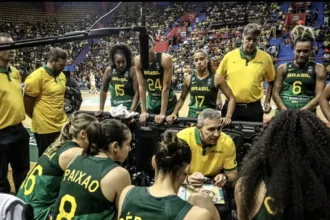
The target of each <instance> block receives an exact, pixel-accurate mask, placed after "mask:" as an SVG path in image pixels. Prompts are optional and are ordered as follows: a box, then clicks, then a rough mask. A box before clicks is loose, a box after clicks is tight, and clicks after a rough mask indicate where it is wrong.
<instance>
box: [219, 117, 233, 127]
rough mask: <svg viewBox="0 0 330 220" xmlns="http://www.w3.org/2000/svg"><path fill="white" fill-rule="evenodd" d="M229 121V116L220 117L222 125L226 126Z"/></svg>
mask: <svg viewBox="0 0 330 220" xmlns="http://www.w3.org/2000/svg"><path fill="white" fill-rule="evenodd" d="M230 123H231V118H229V117H224V118H221V124H222V126H223V127H226V126H227V125H229V124H230Z"/></svg>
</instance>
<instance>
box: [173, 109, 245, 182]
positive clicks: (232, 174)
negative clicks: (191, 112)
mask: <svg viewBox="0 0 330 220" xmlns="http://www.w3.org/2000/svg"><path fill="white" fill-rule="evenodd" d="M221 128H222V123H221V115H220V113H219V112H217V111H216V110H214V109H210V108H207V109H205V110H203V111H202V112H201V113H200V114H199V115H198V119H197V126H196V127H190V128H186V129H183V130H181V131H180V132H178V134H177V136H178V138H180V139H182V140H184V141H185V142H186V143H187V144H188V145H189V147H190V149H191V152H192V159H191V163H190V171H189V176H188V177H187V179H186V181H187V183H189V184H191V185H193V186H200V185H202V184H203V183H204V182H205V181H206V180H207V179H205V178H204V177H203V176H207V177H211V178H213V180H214V182H215V184H216V185H217V186H223V185H224V184H225V183H226V182H227V181H228V182H230V183H234V182H236V179H237V175H238V173H237V162H236V148H235V144H234V142H233V140H232V139H231V138H230V137H229V136H228V135H226V134H225V133H223V132H221ZM222 169H224V173H220V171H221V170H222ZM201 174H202V175H203V176H201Z"/></svg>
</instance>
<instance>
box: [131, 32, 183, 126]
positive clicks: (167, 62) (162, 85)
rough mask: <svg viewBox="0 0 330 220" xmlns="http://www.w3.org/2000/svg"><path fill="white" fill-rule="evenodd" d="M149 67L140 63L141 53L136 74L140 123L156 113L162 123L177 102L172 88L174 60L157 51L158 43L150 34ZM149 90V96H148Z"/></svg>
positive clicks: (156, 118) (136, 62)
mask: <svg viewBox="0 0 330 220" xmlns="http://www.w3.org/2000/svg"><path fill="white" fill-rule="evenodd" d="M148 40H149V68H148V69H143V68H142V67H141V65H140V55H138V56H136V57H135V67H136V76H137V79H138V84H139V91H140V96H141V112H142V113H141V114H140V123H141V124H145V123H146V120H147V118H148V117H149V114H156V116H155V122H156V123H157V124H161V123H162V122H163V121H164V120H165V117H166V116H167V115H169V114H171V112H173V110H174V107H175V105H176V102H177V98H176V95H175V93H174V90H173V89H172V86H171V83H172V76H173V60H172V57H171V56H170V55H168V54H166V53H156V51H155V50H156V44H155V41H154V38H153V37H152V35H149V39H148ZM146 91H148V96H146Z"/></svg>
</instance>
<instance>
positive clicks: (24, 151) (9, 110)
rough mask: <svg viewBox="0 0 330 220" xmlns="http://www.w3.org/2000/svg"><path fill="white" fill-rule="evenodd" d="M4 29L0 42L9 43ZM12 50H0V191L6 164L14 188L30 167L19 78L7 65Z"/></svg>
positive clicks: (5, 182) (4, 182)
mask: <svg viewBox="0 0 330 220" xmlns="http://www.w3.org/2000/svg"><path fill="white" fill-rule="evenodd" d="M11 42H13V39H12V38H11V36H10V35H9V34H7V33H0V43H1V44H2V43H11ZM14 59H15V50H5V51H0V102H1V103H0V193H10V185H9V182H8V180H7V174H8V164H9V163H10V165H11V168H12V171H13V180H14V185H15V189H16V192H17V191H18V188H19V187H20V185H21V183H22V182H23V181H24V179H25V177H26V174H27V173H28V171H29V168H30V157H29V155H30V153H29V140H30V137H29V134H28V133H27V131H26V129H25V128H24V127H23V125H22V121H24V119H25V111H24V103H23V95H22V85H21V83H22V81H21V75H20V74H19V72H18V70H17V69H16V68H15V67H13V66H11V65H10V62H12V61H13V60H14Z"/></svg>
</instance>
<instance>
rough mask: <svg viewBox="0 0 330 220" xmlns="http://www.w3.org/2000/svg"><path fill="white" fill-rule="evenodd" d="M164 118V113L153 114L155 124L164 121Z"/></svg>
mask: <svg viewBox="0 0 330 220" xmlns="http://www.w3.org/2000/svg"><path fill="white" fill-rule="evenodd" d="M164 119H165V115H161V114H159V115H156V116H155V122H156V124H161V123H162V122H163V121H164Z"/></svg>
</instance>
